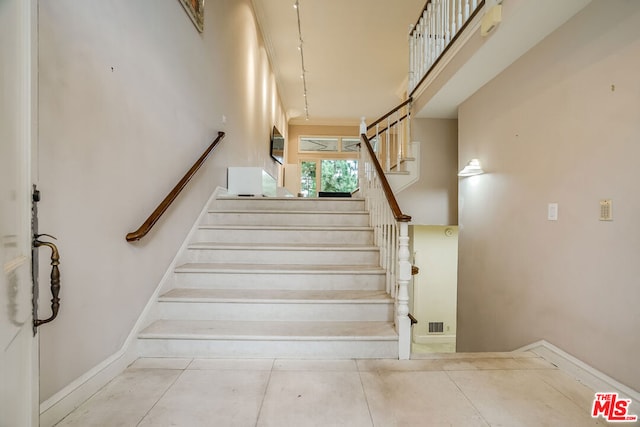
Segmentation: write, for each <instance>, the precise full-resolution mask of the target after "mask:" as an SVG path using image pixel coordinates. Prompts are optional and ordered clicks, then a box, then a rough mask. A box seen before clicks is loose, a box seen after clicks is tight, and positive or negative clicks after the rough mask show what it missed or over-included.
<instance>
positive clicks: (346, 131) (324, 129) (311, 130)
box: [287, 125, 359, 164]
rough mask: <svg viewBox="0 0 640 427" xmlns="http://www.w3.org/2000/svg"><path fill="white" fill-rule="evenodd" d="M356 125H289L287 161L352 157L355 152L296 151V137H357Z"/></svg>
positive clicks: (293, 162)
mask: <svg viewBox="0 0 640 427" xmlns="http://www.w3.org/2000/svg"><path fill="white" fill-rule="evenodd" d="M358 131H359V127H358V126H325V125H289V137H288V139H287V150H288V151H287V163H288V164H295V163H298V162H299V161H300V160H302V159H310V158H314V159H318V158H322V157H323V156H325V157H326V156H331V157H344V158H349V159H351V158H353V157H354V156H357V153H346V154H337V153H302V154H299V153H298V138H299V137H301V136H349V137H354V138H357V137H358Z"/></svg>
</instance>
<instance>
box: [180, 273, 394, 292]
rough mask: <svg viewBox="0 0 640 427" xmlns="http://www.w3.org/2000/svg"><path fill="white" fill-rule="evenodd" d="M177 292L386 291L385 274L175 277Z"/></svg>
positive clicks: (200, 275) (184, 275)
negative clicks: (245, 290) (253, 290)
mask: <svg viewBox="0 0 640 427" xmlns="http://www.w3.org/2000/svg"><path fill="white" fill-rule="evenodd" d="M173 285H174V286H175V287H177V288H200V289H287V290H336V291H337V290H345V291H346V290H363V291H383V290H385V289H386V283H385V275H384V274H375V273H372V274H356V275H350V274H297V273H296V274H265V273H256V274H251V273H239V274H237V273H218V274H209V273H176V274H175V275H174V281H173Z"/></svg>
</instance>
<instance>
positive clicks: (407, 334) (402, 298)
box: [396, 222, 411, 360]
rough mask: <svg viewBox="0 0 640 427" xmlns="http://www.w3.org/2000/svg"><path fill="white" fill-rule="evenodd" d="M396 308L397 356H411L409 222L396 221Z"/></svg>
mask: <svg viewBox="0 0 640 427" xmlns="http://www.w3.org/2000/svg"><path fill="white" fill-rule="evenodd" d="M398 227H399V231H400V235H399V238H398V297H397V299H398V308H397V313H396V316H397V317H396V328H397V330H398V337H399V342H398V358H399V359H401V360H402V359H409V358H410V356H411V320H410V319H409V281H410V280H411V262H409V257H410V253H409V223H408V222H399V223H398Z"/></svg>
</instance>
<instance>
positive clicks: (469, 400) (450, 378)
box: [442, 369, 504, 427]
mask: <svg viewBox="0 0 640 427" xmlns="http://www.w3.org/2000/svg"><path fill="white" fill-rule="evenodd" d="M502 370H504V369H502ZM442 372H444V373H445V375H446V376H447V378H449V381H451V382H452V383H453V384H454V385H455V386H456V388H457V389H458V390H459V391H460V393H462V395H463V396H464V398H465V399H467V402H469V405H471V407H472V408H473V409H474V410H475V411H476V413H477V414H478V415H480V418H482V421H483V422H484V423H485V424H486V425H487V427H491V423H490V422H489V421H488V420H487V419H486V418H485V417H484V415H483V414H482V412H480V409H478V407H477V406H476V405H475V404H474V403H473V401H472V400H471V398H470V397H469V396H467V394H466V393H465V392H464V391H463V390H462V388H460V385H459V384H458V383H457V382H456V380H454V379H453V378H452V377H451V375H449V371H444V370H443V371H442Z"/></svg>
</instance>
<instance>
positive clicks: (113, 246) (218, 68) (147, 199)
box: [38, 0, 286, 400]
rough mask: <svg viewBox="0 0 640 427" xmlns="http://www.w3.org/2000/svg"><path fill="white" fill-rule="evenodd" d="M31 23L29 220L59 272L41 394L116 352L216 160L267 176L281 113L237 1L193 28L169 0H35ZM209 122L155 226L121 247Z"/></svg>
mask: <svg viewBox="0 0 640 427" xmlns="http://www.w3.org/2000/svg"><path fill="white" fill-rule="evenodd" d="M39 19H40V25H39V33H40V34H39V36H40V37H39V43H40V55H39V62H40V64H39V73H40V80H39V86H40V100H39V116H40V124H39V134H40V135H39V141H40V142H39V153H38V155H39V160H40V166H39V171H38V176H39V183H40V189H41V190H42V202H41V204H40V214H41V222H40V230H41V231H42V232H46V233H51V234H53V235H55V236H57V237H58V239H59V240H58V242H59V248H60V251H61V266H60V270H61V274H62V291H61V293H60V295H61V298H62V302H61V309H60V315H59V318H58V319H57V320H56V321H55V322H54V323H52V324H50V325H46V326H45V327H43V328H41V334H42V335H41V347H40V348H41V385H42V388H41V390H42V393H41V398H42V399H43V400H45V399H47V398H48V397H50V396H51V395H52V394H53V393H55V392H56V391H58V390H60V389H61V388H62V387H64V386H65V385H67V384H69V383H70V382H71V381H72V380H74V379H76V378H78V377H79V376H80V375H82V374H83V373H85V372H87V371H88V370H90V369H91V368H92V367H94V366H96V365H97V364H99V363H100V362H101V361H103V360H105V359H106V358H108V357H109V356H110V355H112V354H114V353H115V352H116V351H118V350H119V349H120V348H121V346H122V345H123V343H124V341H125V339H126V337H127V335H128V334H129V332H130V331H131V329H132V327H133V325H134V323H135V322H136V320H137V318H138V316H139V315H140V313H141V310H142V309H143V307H144V306H145V304H146V303H147V301H148V300H149V297H150V296H151V294H152V292H153V291H154V289H155V288H156V286H157V285H158V283H159V280H160V278H161V277H162V275H163V274H164V272H165V269H166V268H167V266H168V264H169V263H170V262H171V260H172V258H173V257H174V255H175V253H176V251H177V249H178V247H179V246H180V244H181V242H182V241H183V239H184V238H185V236H186V234H187V232H188V230H189V229H190V227H191V225H192V224H193V222H194V221H195V219H196V217H197V215H198V213H199V212H200V210H201V209H202V207H203V206H204V203H205V202H206V200H207V199H208V197H209V196H210V194H211V193H212V192H213V190H214V189H215V188H216V187H217V186H223V187H226V167H227V166H229V165H233V166H261V167H263V168H265V169H266V170H267V171H269V172H270V173H272V174H273V175H274V176H277V175H278V169H277V166H276V164H275V162H274V161H273V160H271V158H270V157H269V134H270V132H271V128H272V126H273V125H274V124H275V125H277V126H278V127H279V128H280V129H282V130H283V131H286V122H285V118H284V115H283V113H282V109H281V105H280V101H279V98H278V95H277V92H276V88H275V79H274V77H273V75H272V73H271V71H270V66H269V63H268V59H267V55H266V51H265V48H264V45H263V42H262V40H261V37H260V35H259V33H258V30H257V27H256V23H255V18H254V15H253V11H252V8H251V2H250V0H233V1H231V0H227V1H208V2H206V10H205V31H204V33H203V34H199V33H198V32H197V31H196V29H195V27H194V26H193V24H192V23H191V21H190V20H189V18H188V16H187V15H186V13H185V11H184V10H183V9H182V6H181V5H180V3H179V2H178V1H177V0H137V1H133V2H132V1H127V0H101V1H87V2H78V1H73V0H55V1H53V0H41V1H40V16H39ZM223 115H224V116H226V124H223V123H222V122H223V120H222V116H223ZM218 130H224V131H225V132H227V136H226V138H225V140H224V141H223V143H222V145H221V146H220V147H219V148H218V149H217V150H216V152H214V154H213V157H212V158H210V159H209V161H208V163H207V164H206V166H205V167H203V169H202V170H201V171H200V172H199V173H198V175H197V176H196V177H195V178H194V180H193V181H192V182H191V183H190V184H189V186H188V187H187V188H186V190H185V191H184V192H183V194H182V195H181V196H180V197H179V198H178V199H177V201H176V202H175V204H174V205H173V207H171V208H170V209H169V210H168V212H167V213H166V214H165V216H164V217H163V219H161V220H160V221H159V222H158V223H157V224H156V228H155V230H154V231H152V232H151V234H150V235H148V236H147V237H146V238H145V239H144V240H143V241H142V242H140V243H136V244H130V243H126V242H125V238H124V236H125V234H126V233H127V232H129V231H132V230H134V229H136V228H137V227H138V226H139V225H140V224H141V223H142V221H144V219H145V218H146V217H147V215H149V214H150V213H151V211H152V210H153V209H154V208H155V206H156V205H157V204H158V203H159V202H160V201H161V200H162V198H163V197H164V196H165V195H166V193H167V192H168V191H169V190H170V189H171V188H172V187H173V186H174V185H175V184H176V182H177V181H178V180H179V179H180V178H181V177H182V175H183V174H184V173H185V171H186V170H187V169H188V168H189V167H190V165H191V164H192V163H193V162H194V161H195V160H196V159H197V158H198V157H199V156H200V154H201V153H202V152H203V151H204V149H205V148H206V147H207V146H208V144H209V143H210V142H211V140H212V139H213V138H214V136H215V135H216V133H217V131H218ZM42 264H43V265H45V266H46V262H44V260H43V262H42ZM44 270H46V268H45V267H43V273H44ZM42 281H43V282H44V281H46V279H43V280H42ZM43 293H44V292H43ZM42 300H43V301H42V304H43V306H44V307H48V305H49V304H48V301H47V297H46V295H44V296H43V298H42Z"/></svg>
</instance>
